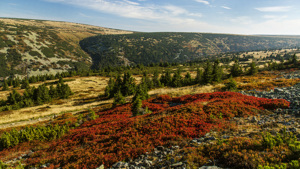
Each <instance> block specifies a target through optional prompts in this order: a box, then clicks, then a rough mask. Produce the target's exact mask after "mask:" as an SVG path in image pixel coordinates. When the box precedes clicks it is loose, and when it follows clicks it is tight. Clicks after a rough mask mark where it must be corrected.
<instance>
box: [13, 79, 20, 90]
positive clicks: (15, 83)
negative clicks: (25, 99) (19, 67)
mask: <svg viewBox="0 0 300 169" xmlns="http://www.w3.org/2000/svg"><path fill="white" fill-rule="evenodd" d="M19 86H20V79H19V78H16V79H14V80H13V87H14V88H16V87H19Z"/></svg>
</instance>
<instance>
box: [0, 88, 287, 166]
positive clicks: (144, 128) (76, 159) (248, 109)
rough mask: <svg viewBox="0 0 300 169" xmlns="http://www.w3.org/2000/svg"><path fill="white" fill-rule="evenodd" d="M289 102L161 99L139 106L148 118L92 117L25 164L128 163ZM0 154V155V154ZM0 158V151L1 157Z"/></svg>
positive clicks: (230, 95)
mask: <svg viewBox="0 0 300 169" xmlns="http://www.w3.org/2000/svg"><path fill="white" fill-rule="evenodd" d="M288 106H289V102H287V101H285V100H280V99H278V100H272V99H264V98H256V97H252V96H245V95H242V94H240V93H234V92H215V93H203V94H196V95H186V96H182V97H177V98H171V97H170V96H168V95H162V96H159V97H156V98H150V99H148V100H145V101H143V108H146V107H147V108H148V109H149V110H151V111H152V113H148V114H144V115H140V116H132V112H131V104H125V105H122V106H118V107H115V108H113V109H110V110H108V111H103V112H97V110H95V111H96V114H97V116H98V118H96V119H95V120H91V121H86V122H85V123H83V124H82V125H80V126H79V127H76V128H74V129H71V130H70V131H69V133H68V134H66V135H65V136H63V137H62V138H61V139H58V140H54V141H52V142H49V143H47V144H48V146H47V147H46V148H42V149H41V150H39V151H36V152H35V154H34V156H32V157H30V158H29V159H27V161H25V162H26V163H27V164H28V165H30V166H39V165H41V164H45V163H51V164H52V165H51V166H50V168H57V167H63V168H96V167H99V166H100V165H101V164H104V165H105V167H109V166H111V165H112V164H114V163H116V162H118V161H122V160H128V159H130V158H131V159H133V158H135V157H137V156H138V155H140V154H144V153H145V152H149V151H152V150H153V148H154V147H156V146H159V145H167V144H168V143H170V142H171V141H180V140H183V139H189V138H198V137H201V136H203V135H205V134H206V133H207V132H210V131H211V130H222V129H225V128H228V127H230V125H229V123H228V119H230V118H232V117H235V116H248V115H254V114H256V113H257V112H259V111H261V110H264V109H276V108H287V107H288ZM2 155H3V154H2ZM0 156H1V152H0Z"/></svg>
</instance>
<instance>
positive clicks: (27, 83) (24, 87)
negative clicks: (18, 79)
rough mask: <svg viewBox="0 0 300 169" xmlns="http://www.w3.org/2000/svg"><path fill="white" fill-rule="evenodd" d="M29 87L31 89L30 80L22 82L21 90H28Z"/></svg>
mask: <svg viewBox="0 0 300 169" xmlns="http://www.w3.org/2000/svg"><path fill="white" fill-rule="evenodd" d="M28 87H30V86H29V81H28V79H27V78H26V79H24V80H22V85H21V89H26V88H28Z"/></svg>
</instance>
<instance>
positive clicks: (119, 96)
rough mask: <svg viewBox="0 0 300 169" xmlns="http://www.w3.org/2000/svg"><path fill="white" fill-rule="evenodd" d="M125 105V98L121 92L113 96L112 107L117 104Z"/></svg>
mask: <svg viewBox="0 0 300 169" xmlns="http://www.w3.org/2000/svg"><path fill="white" fill-rule="evenodd" d="M124 103H125V98H124V96H123V95H122V93H121V91H120V90H118V91H117V93H116V94H115V95H114V102H113V106H116V105H119V104H124Z"/></svg>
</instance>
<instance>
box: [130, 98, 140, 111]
mask: <svg viewBox="0 0 300 169" xmlns="http://www.w3.org/2000/svg"><path fill="white" fill-rule="evenodd" d="M141 107H142V100H141V99H140V97H137V98H136V99H135V100H133V102H132V107H131V109H132V115H133V116H137V115H141V114H140V108H141Z"/></svg>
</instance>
